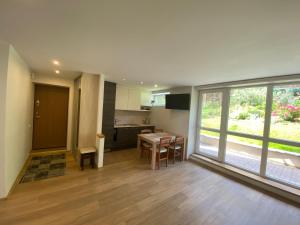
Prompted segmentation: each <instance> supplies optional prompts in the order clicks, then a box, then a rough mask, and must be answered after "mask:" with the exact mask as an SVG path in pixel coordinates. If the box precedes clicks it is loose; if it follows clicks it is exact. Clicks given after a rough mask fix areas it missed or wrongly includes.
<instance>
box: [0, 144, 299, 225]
mask: <svg viewBox="0 0 300 225" xmlns="http://www.w3.org/2000/svg"><path fill="white" fill-rule="evenodd" d="M149 168H150V166H149V164H147V163H146V161H145V160H144V161H143V160H140V158H139V155H138V152H136V150H133V149H131V150H123V151H118V152H112V153H106V154H105V167H104V168H102V169H99V170H92V169H86V170H84V171H80V170H79V168H78V167H77V166H76V165H75V163H74V161H73V160H72V157H71V156H68V169H67V173H66V175H65V176H63V177H57V178H52V179H48V180H42V181H37V182H32V183H25V184H20V185H18V186H17V188H16V189H15V191H14V192H13V194H12V195H11V196H10V197H9V199H8V200H3V201H0V224H1V225H4V224H5V225H6V224H8V225H13V224H31V225H33V224H39V225H42V224H55V225H57V224H75V225H76V224H100V225H106V224H107V225H114V224H118V225H124V224H128V225H133V224H143V225H150V224H152V225H168V224H172V225H184V224H194V225H201V224H205V225H212V224H218V225H226V224H228V225H238V224H245V225H256V224H261V225H266V224H268V225H273V224H278V225H282V224H288V225H293V224H295V225H296V224H297V225H299V224H300V209H299V208H298V207H297V206H295V205H291V204H288V203H286V202H283V201H280V200H278V199H276V198H273V197H271V196H269V195H267V194H264V193H262V192H260V191H258V190H255V189H252V188H250V187H247V186H246V185H244V184H241V183H238V182H236V181H234V180H231V179H229V178H226V177H223V176H222V175H220V174H218V173H215V172H213V171H210V170H208V169H206V168H203V167H200V166H199V165H197V164H193V163H191V162H184V163H176V164H175V166H174V165H170V167H169V168H167V169H166V168H164V167H163V166H162V168H161V170H159V171H151V170H150V169H149Z"/></svg>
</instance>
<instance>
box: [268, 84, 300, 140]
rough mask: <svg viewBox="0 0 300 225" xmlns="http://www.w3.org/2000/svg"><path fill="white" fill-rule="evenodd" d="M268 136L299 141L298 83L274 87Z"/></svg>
mask: <svg viewBox="0 0 300 225" xmlns="http://www.w3.org/2000/svg"><path fill="white" fill-rule="evenodd" d="M270 137H272V138H279V139H284V140H290V141H296V142H300V85H289V86H276V87H274V89H273V104H272V118H271V130H270Z"/></svg>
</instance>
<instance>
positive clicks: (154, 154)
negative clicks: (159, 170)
mask: <svg viewBox="0 0 300 225" xmlns="http://www.w3.org/2000/svg"><path fill="white" fill-rule="evenodd" d="M156 147H157V146H156V143H152V161H151V167H152V170H155V163H156Z"/></svg>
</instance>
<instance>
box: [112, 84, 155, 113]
mask: <svg viewBox="0 0 300 225" xmlns="http://www.w3.org/2000/svg"><path fill="white" fill-rule="evenodd" d="M141 106H151V92H150V91H142V90H141V89H139V88H133V87H128V86H123V85H117V87H116V105H115V109H116V110H133V111H138V110H141Z"/></svg>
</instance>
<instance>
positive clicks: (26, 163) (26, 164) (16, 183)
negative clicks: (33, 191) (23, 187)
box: [3, 153, 32, 199]
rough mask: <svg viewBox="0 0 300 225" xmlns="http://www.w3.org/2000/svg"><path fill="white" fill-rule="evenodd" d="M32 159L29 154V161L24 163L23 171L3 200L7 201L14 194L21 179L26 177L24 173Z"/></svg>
mask: <svg viewBox="0 0 300 225" xmlns="http://www.w3.org/2000/svg"><path fill="white" fill-rule="evenodd" d="M31 158H32V155H31V154H30V153H29V154H28V156H27V159H26V161H25V163H24V165H23V167H22V169H21V170H20V172H19V174H18V176H17V178H16V179H15V182H14V184H13V185H12V186H11V188H10V190H9V192H8V194H7V196H6V197H5V198H3V199H7V198H8V197H9V196H10V195H11V194H12V192H13V191H14V190H15V188H16V186H17V185H18V184H19V183H20V181H21V179H22V177H23V175H24V173H25V171H26V168H27V166H28V164H29V162H30V160H31Z"/></svg>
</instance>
